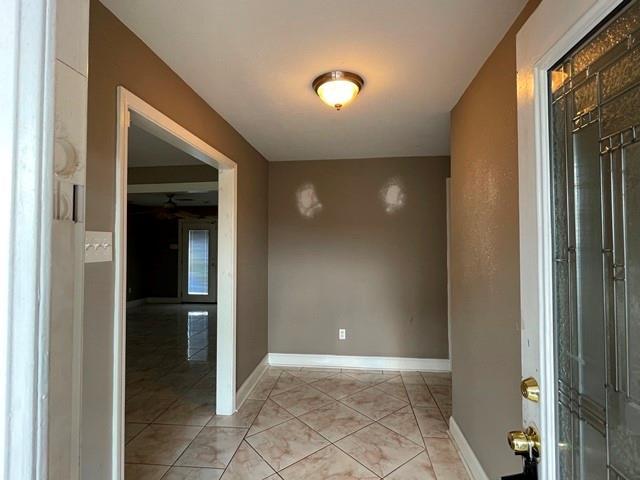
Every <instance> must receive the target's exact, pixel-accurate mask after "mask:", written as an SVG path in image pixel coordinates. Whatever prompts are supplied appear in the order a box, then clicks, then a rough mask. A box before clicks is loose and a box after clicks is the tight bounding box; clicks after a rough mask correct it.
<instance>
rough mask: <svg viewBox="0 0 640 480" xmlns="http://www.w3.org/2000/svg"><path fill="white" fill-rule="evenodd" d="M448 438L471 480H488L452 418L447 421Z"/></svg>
mask: <svg viewBox="0 0 640 480" xmlns="http://www.w3.org/2000/svg"><path fill="white" fill-rule="evenodd" d="M449 436H450V437H451V440H452V441H453V443H454V445H455V446H456V448H457V449H458V452H459V453H460V457H461V458H462V463H464V466H465V467H467V470H468V472H469V475H470V476H471V478H472V480H489V476H488V475H487V474H486V473H485V471H484V469H483V468H482V465H481V464H480V461H479V460H478V457H476V454H475V453H473V449H472V448H471V445H469V442H467V439H466V438H465V437H464V434H463V433H462V430H460V427H459V426H458V424H457V423H456V421H455V420H454V419H453V417H451V418H450V419H449Z"/></svg>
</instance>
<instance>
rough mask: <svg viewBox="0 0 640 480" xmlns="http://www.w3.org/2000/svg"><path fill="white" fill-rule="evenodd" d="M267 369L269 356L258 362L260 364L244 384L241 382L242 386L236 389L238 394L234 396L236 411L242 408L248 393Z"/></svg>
mask: <svg viewBox="0 0 640 480" xmlns="http://www.w3.org/2000/svg"><path fill="white" fill-rule="evenodd" d="M267 368H269V354H266V355H265V356H264V357H263V358H262V360H260V363H258V365H256V368H254V369H253V372H251V375H249V376H248V377H247V379H246V380H245V381H244V382H242V385H241V386H240V388H239V389H238V393H237V394H236V407H237V408H238V409H239V408H240V407H242V405H243V404H244V402H245V400H246V399H247V397H248V396H249V393H251V390H253V387H255V386H256V385H257V384H258V382H259V381H260V379H261V378H262V376H263V375H264V374H265V372H266V371H267Z"/></svg>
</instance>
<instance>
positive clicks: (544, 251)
mask: <svg viewBox="0 0 640 480" xmlns="http://www.w3.org/2000/svg"><path fill="white" fill-rule="evenodd" d="M622 1H623V0H563V1H562V2H558V1H557V0H543V1H542V2H541V3H540V5H539V6H538V8H537V9H536V10H535V12H534V13H533V14H532V15H531V17H529V19H528V21H527V22H526V23H525V25H524V26H523V27H522V28H521V30H520V31H519V32H518V35H517V42H516V65H517V72H518V177H519V178H518V187H519V215H520V301H521V312H522V313H521V316H522V318H521V332H522V333H521V351H522V354H521V355H522V376H523V378H525V377H529V376H532V377H535V378H536V379H538V382H539V384H540V392H541V397H540V403H532V402H530V401H528V400H523V404H522V414H523V415H522V416H523V422H524V424H525V425H533V426H535V427H536V428H537V429H538V431H539V432H540V436H541V440H542V461H541V463H540V473H539V474H540V478H541V480H552V479H555V478H556V471H557V470H556V469H557V455H556V442H555V439H556V418H555V417H556V415H555V405H556V401H557V399H556V382H555V380H556V379H555V357H554V356H555V354H554V341H553V292H552V285H553V278H552V274H553V270H552V265H553V254H552V245H551V240H552V236H551V235H552V230H551V222H552V218H551V174H550V143H549V138H550V133H549V96H548V95H549V87H548V76H547V75H548V71H549V69H550V68H551V67H552V66H553V65H554V64H556V63H557V62H558V61H559V60H560V59H561V58H562V57H564V56H565V55H566V54H567V53H568V52H569V51H570V50H571V49H572V48H573V47H575V46H576V45H577V44H578V43H580V41H581V40H582V39H583V38H584V37H585V36H586V34H587V33H588V32H590V31H591V30H592V29H594V28H595V27H596V26H597V25H598V24H600V22H602V21H603V20H604V19H605V18H606V17H607V15H609V14H610V13H611V12H612V11H613V10H614V9H615V8H616V7H617V6H618V5H620V3H622Z"/></svg>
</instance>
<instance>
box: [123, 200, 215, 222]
mask: <svg viewBox="0 0 640 480" xmlns="http://www.w3.org/2000/svg"><path fill="white" fill-rule="evenodd" d="M166 195H167V201H166V202H164V203H163V204H162V205H161V206H160V207H155V208H151V209H144V210H140V211H137V212H132V214H133V215H153V216H154V217H155V218H157V219H158V220H173V219H176V218H177V219H202V218H208V217H210V216H211V215H200V214H197V213H193V212H190V211H188V210H185V209H181V208H180V206H179V205H178V204H177V203H176V202H175V201H174V197H175V196H176V194H175V193H167V194H166ZM190 200H191V199H188V200H187V199H184V201H190ZM181 201H182V200H181Z"/></svg>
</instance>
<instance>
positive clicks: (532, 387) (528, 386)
mask: <svg viewBox="0 0 640 480" xmlns="http://www.w3.org/2000/svg"><path fill="white" fill-rule="evenodd" d="M520 393H522V396H523V397H524V398H526V399H527V400H531V401H532V402H536V403H538V402H539V401H540V386H539V385H538V381H537V380H536V379H535V378H533V377H528V378H525V379H524V380H522V382H520Z"/></svg>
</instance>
